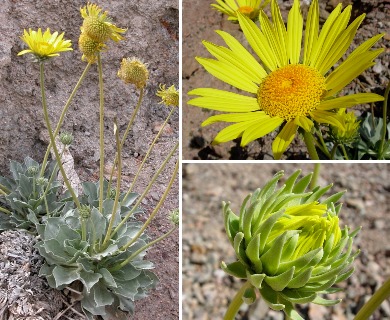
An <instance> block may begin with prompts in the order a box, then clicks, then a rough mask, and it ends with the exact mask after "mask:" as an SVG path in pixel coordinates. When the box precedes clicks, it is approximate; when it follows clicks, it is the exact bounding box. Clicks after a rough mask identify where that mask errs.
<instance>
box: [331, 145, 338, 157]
mask: <svg viewBox="0 0 390 320" xmlns="http://www.w3.org/2000/svg"><path fill="white" fill-rule="evenodd" d="M338 146H339V144H338V143H337V142H335V143H334V146H333V148H332V151H331V152H330V160H333V159H334V155H335V154H336V150H337V147H338Z"/></svg>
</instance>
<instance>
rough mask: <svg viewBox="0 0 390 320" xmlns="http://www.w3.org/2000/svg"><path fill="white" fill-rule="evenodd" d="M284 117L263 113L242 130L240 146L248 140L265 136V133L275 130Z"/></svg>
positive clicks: (244, 144)
mask: <svg viewBox="0 0 390 320" xmlns="http://www.w3.org/2000/svg"><path fill="white" fill-rule="evenodd" d="M283 121H284V119H282V118H279V117H272V118H271V117H269V116H268V115H264V117H263V118H262V119H259V120H257V122H256V123H255V124H253V125H251V126H250V127H249V128H248V129H247V130H245V131H244V134H243V135H242V139H241V146H246V145H247V144H248V143H249V142H251V141H253V140H256V139H258V138H261V137H263V136H265V135H266V134H267V133H270V132H271V131H273V130H275V129H276V128H277V127H279V126H280V125H281V124H282V123H283Z"/></svg>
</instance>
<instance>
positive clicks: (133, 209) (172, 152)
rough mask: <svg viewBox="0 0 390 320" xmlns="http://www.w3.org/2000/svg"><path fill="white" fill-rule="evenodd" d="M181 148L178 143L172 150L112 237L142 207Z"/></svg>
mask: <svg viewBox="0 0 390 320" xmlns="http://www.w3.org/2000/svg"><path fill="white" fill-rule="evenodd" d="M178 146H179V143H178V142H177V143H176V145H175V147H174V148H173V149H172V151H171V152H170V154H169V155H168V156H167V158H166V159H165V160H164V162H163V163H162V164H161V166H160V168H158V170H157V172H156V173H155V174H154V176H153V178H152V179H151V180H150V182H149V184H148V185H147V187H146V188H145V190H144V192H143V193H142V195H141V196H140V197H139V199H138V200H137V202H136V204H135V205H134V206H133V207H132V209H131V210H130V212H129V213H128V214H127V215H126V216H125V217H124V218H123V219H122V221H121V222H120V223H119V224H118V225H117V226H116V228H115V229H114V231H113V232H112V234H111V237H112V236H113V235H114V234H115V233H117V232H118V230H119V229H120V228H121V227H122V226H123V224H124V223H125V222H126V221H127V220H128V219H129V218H130V217H131V215H132V214H133V212H134V211H135V210H136V209H137V207H138V206H139V205H140V203H141V201H142V200H143V199H144V198H145V196H146V194H147V193H148V192H149V190H150V188H151V187H152V185H153V184H154V182H155V181H156V180H157V178H158V176H159V175H160V173H161V171H162V170H164V168H165V166H166V165H167V163H168V161H169V159H170V158H171V157H172V155H173V154H174V153H175V151H176V150H177V148H178ZM129 194H130V193H129V192H128V193H127V194H126V195H125V197H124V198H123V200H122V202H125V201H126V198H127V197H128V196H129Z"/></svg>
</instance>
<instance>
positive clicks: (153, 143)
mask: <svg viewBox="0 0 390 320" xmlns="http://www.w3.org/2000/svg"><path fill="white" fill-rule="evenodd" d="M173 111H175V108H174V107H173V108H172V110H171V112H170V113H169V115H168V117H167V118H166V120H165V122H164V123H163V125H162V127H161V129H160V130H159V131H158V133H157V135H156V137H155V138H154V140H153V142H152V144H151V145H150V146H149V150H148V152H147V153H146V155H145V157H144V159H143V160H142V162H141V165H140V166H139V168H138V170H137V173H136V175H135V177H134V179H133V182H132V183H131V185H130V190H129V191H130V192H131V191H132V190H133V188H134V185H135V183H136V181H137V179H138V176H139V174H140V172H141V170H142V168H143V166H144V164H145V162H146V160H147V159H148V157H149V155H150V152H151V151H152V149H153V147H154V145H155V144H156V141H157V140H158V138H159V137H160V135H161V133H162V132H163V130H164V128H165V126H166V124H167V123H168V120H169V118H170V117H171V115H172V113H173Z"/></svg>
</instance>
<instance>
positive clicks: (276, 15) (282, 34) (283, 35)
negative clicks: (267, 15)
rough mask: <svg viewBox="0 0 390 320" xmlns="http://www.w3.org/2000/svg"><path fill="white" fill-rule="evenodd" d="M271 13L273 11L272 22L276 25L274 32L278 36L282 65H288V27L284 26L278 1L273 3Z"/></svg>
mask: <svg viewBox="0 0 390 320" xmlns="http://www.w3.org/2000/svg"><path fill="white" fill-rule="evenodd" d="M271 11H272V21H273V23H274V30H275V33H276V35H277V36H276V39H277V43H278V45H279V49H280V55H281V61H282V65H287V64H288V56H287V44H286V42H287V30H286V26H285V25H284V21H283V18H282V14H281V13H280V8H279V6H278V3H277V1H276V0H273V1H272V4H271Z"/></svg>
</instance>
